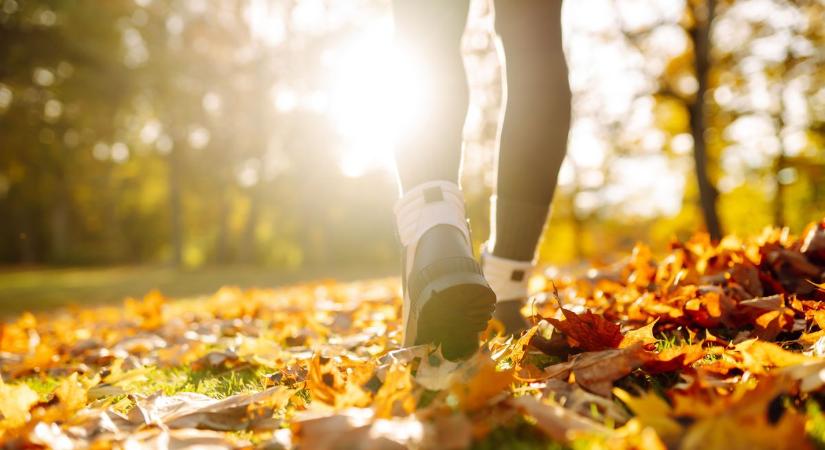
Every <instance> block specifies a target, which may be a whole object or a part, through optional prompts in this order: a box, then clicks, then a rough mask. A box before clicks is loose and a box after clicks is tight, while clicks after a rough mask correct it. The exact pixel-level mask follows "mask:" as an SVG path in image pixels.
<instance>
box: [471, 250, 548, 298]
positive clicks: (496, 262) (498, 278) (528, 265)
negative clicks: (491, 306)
mask: <svg viewBox="0 0 825 450" xmlns="http://www.w3.org/2000/svg"><path fill="white" fill-rule="evenodd" d="M481 268H482V270H483V271H484V278H485V279H486V280H487V283H489V284H490V287H491V288H492V289H493V292H495V293H496V299H497V301H498V302H505V301H511V300H522V299H526V298H527V296H528V292H527V283H528V281H529V280H530V275H531V274H532V272H533V269H534V268H535V265H534V264H533V262H532V261H516V260H513V259H507V258H501V257H498V256H495V255H493V254H492V252H491V251H490V250H489V247H488V244H485V245H484V247H483V248H482V252H481Z"/></svg>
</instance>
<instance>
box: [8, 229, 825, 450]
mask: <svg viewBox="0 0 825 450" xmlns="http://www.w3.org/2000/svg"><path fill="white" fill-rule="evenodd" d="M824 272H825V222H822V223H819V224H812V225H810V226H809V227H808V228H807V229H806V230H804V232H803V233H802V234H801V236H799V237H795V236H792V235H790V234H789V232H788V231H787V230H785V229H781V230H780V229H771V230H766V231H765V232H764V233H763V234H762V235H760V236H757V237H754V238H751V239H747V240H743V239H740V238H737V237H733V236H729V237H726V238H725V239H723V240H722V241H721V242H719V243H718V244H712V243H711V242H710V241H709V239H708V238H707V237H706V236H704V235H698V236H696V237H694V238H693V239H691V240H689V241H687V242H684V243H674V244H672V246H671V247H670V248H669V249H668V251H667V252H666V254H665V255H664V256H662V257H658V258H654V257H653V255H652V253H651V251H650V250H649V249H647V248H646V247H645V246H643V245H638V246H636V248H634V249H633V252H632V254H631V255H630V256H628V257H627V258H626V259H625V260H623V261H621V262H619V263H617V264H615V265H612V266H609V267H602V268H594V269H591V270H590V271H589V272H588V273H587V274H586V276H581V277H568V276H555V275H554V276H549V275H545V276H537V277H535V279H533V280H532V283H533V287H534V288H535V289H536V290H537V292H538V294H537V295H536V296H535V297H534V298H533V299H531V302H530V304H529V305H528V307H527V308H526V309H527V310H529V311H528V312H529V313H530V314H531V315H532V320H533V323H534V326H533V327H532V328H531V329H530V330H528V331H527V332H525V333H523V334H522V335H521V336H516V337H513V338H508V337H505V336H502V335H500V334H499V330H500V328H501V327H500V325H498V324H496V323H492V324H491V326H490V328H489V329H488V330H487V332H486V333H485V336H484V340H483V346H482V349H481V350H480V351H479V352H478V353H477V354H476V355H474V356H473V357H471V358H470V359H468V360H466V361H463V362H450V361H445V360H444V359H443V358H441V357H440V356H439V352H438V349H432V348H427V347H424V346H421V347H414V348H406V349H400V348H399V342H400V340H401V336H400V326H399V325H400V324H399V322H400V305H401V300H400V298H399V294H400V292H399V286H398V282H397V280H395V279H393V280H377V281H371V282H361V283H352V284H336V283H333V282H326V283H317V284H312V285H301V286H295V287H290V288H283V289H278V290H248V291H242V290H240V289H237V288H224V289H222V290H220V291H219V292H217V293H216V294H214V295H213V296H212V297H210V298H204V299H196V300H188V301H175V302H172V301H168V300H167V299H165V298H164V297H163V296H162V295H161V294H159V293H151V294H149V295H147V296H146V297H145V298H144V299H142V300H132V299H129V300H126V302H125V304H124V305H123V307H121V308H112V307H108V308H85V309H81V308H76V309H69V310H66V311H62V312H53V313H50V314H46V315H39V316H35V315H32V314H23V315H21V316H20V317H18V318H16V320H14V321H11V322H8V323H5V324H3V325H2V328H0V375H1V376H2V379H0V447H4V448H38V447H53V448H59V449H64V448H65V449H70V448H89V447H93V448H108V447H123V448H186V447H199V446H206V447H242V448H243V447H260V448H268V449H281V448H285V449H287V448H304V449H353V448H354V449H384V448H408V447H411V448H438V449H460V448H468V447H474V446H475V447H477V448H507V447H510V446H516V445H518V446H520V448H547V447H548V445H550V446H552V445H557V446H572V447H574V448H610V449H614V448H615V449H621V448H643V449H662V448H682V449H698V448H708V449H729V448H743V449H745V448H747V449H755V448H788V449H798V448H809V447H813V446H816V445H822V443H823V442H825V417H824V416H823V415H822V413H821V412H820V411H821V407H820V405H821V404H822V402H823V401H825V357H823V355H825V302H823V300H825V289H823V288H825V283H823V281H825V280H824V279H823V273H824ZM181 380H183V381H181ZM554 443H555V444H554ZM531 446H533V447H531Z"/></svg>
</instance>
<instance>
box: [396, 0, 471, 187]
mask: <svg viewBox="0 0 825 450" xmlns="http://www.w3.org/2000/svg"><path fill="white" fill-rule="evenodd" d="M469 3H470V0H448V1H445V0H393V3H392V6H393V15H394V19H395V34H396V42H397V44H398V46H399V47H400V48H401V49H402V50H403V52H404V55H405V57H407V58H409V59H410V61H409V62H410V63H411V64H412V65H414V66H416V67H420V68H422V70H418V71H417V72H419V73H418V74H417V75H418V76H420V78H418V79H415V80H413V81H414V82H416V83H420V86H415V87H411V86H403V85H401V86H399V89H401V90H406V89H411V88H414V89H415V91H416V93H417V94H420V95H424V96H426V99H425V101H424V103H425V104H426V106H427V108H429V109H428V110H427V111H424V112H422V114H420V115H419V116H417V117H413V118H412V120H410V123H402V124H400V125H401V127H400V128H401V130H400V131H401V133H400V136H399V139H398V142H397V143H396V152H395V159H396V167H397V171H398V177H399V181H400V184H401V188H402V190H403V191H406V190H408V189H410V188H412V187H414V186H418V185H420V184H422V183H424V182H427V181H432V180H446V181H451V182H453V183H456V184H458V180H459V169H460V167H461V145H462V130H463V128H464V120H465V117H466V115H467V106H468V103H469V87H468V85H467V77H466V74H465V72H464V61H463V60H462V58H461V36H462V34H463V33H464V26H465V25H466V23H467V13H468V10H469ZM422 90H423V92H421V91H422ZM400 95H402V96H403V95H405V94H404V93H400Z"/></svg>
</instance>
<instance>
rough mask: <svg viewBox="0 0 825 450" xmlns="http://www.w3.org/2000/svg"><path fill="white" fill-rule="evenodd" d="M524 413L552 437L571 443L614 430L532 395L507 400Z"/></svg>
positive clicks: (607, 433) (607, 434)
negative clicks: (581, 438) (577, 439)
mask: <svg viewBox="0 0 825 450" xmlns="http://www.w3.org/2000/svg"><path fill="white" fill-rule="evenodd" d="M507 403H508V404H509V405H511V406H512V407H514V408H516V409H517V410H518V411H520V412H521V413H522V414H526V415H528V416H531V417H533V418H534V419H535V420H536V426H538V428H539V429H540V430H541V431H543V432H544V433H545V434H546V435H547V436H549V437H551V438H552V439H554V440H556V441H558V442H562V443H568V444H569V443H571V442H573V441H574V440H575V439H576V438H580V437H584V436H590V435H602V436H609V435H610V434H611V433H612V431H611V430H610V429H609V428H606V427H605V426H603V425H601V424H599V423H598V422H595V421H593V420H592V419H588V418H587V417H584V416H580V415H578V414H576V413H574V412H572V411H569V410H567V409H565V408H563V407H561V406H559V405H558V404H555V403H547V402H542V401H539V400H537V399H536V398H535V397H532V396H527V395H525V396H522V397H517V398H513V399H510V400H508V401H507Z"/></svg>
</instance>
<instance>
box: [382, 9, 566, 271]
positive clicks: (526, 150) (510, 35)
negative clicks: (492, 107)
mask: <svg viewBox="0 0 825 450" xmlns="http://www.w3.org/2000/svg"><path fill="white" fill-rule="evenodd" d="M493 1H494V2H495V14H496V18H495V25H496V31H497V33H498V35H499V37H500V38H501V42H502V44H503V47H504V53H505V55H506V64H505V67H506V77H505V79H506V86H505V87H506V90H505V92H506V107H505V108H503V111H502V113H503V114H504V113H505V112H506V114H505V115H504V120H503V122H502V127H501V129H500V131H499V139H498V140H499V152H498V158H497V162H496V165H497V175H498V176H497V183H496V193H495V195H496V197H497V201H496V205H495V206H496V213H495V220H494V223H493V224H492V227H491V230H493V233H492V236H491V241H492V243H493V254H495V255H496V256H500V257H503V258H509V259H515V260H520V261H526V260H530V259H532V258H533V256H534V253H535V249H536V244H537V243H538V240H539V238H540V236H541V232H542V229H543V227H544V223H545V220H546V218H547V213H548V210H549V207H550V202H551V201H552V199H553V192H554V191H555V188H556V181H557V178H558V172H559V167H560V166H561V163H562V160H563V159H564V154H565V151H566V148H567V133H568V128H569V126H570V87H569V84H568V80H567V64H566V62H565V60H564V52H563V50H562V38H561V0H493ZM393 8H394V11H393V12H394V16H395V25H396V35H397V39H398V41H399V43H400V44H401V45H402V46H404V47H405V48H406V49H407V50H408V51H412V52H413V54H414V55H415V61H416V62H417V63H418V64H422V65H423V66H425V67H426V71H427V72H428V76H429V79H430V80H432V81H431V84H430V85H429V86H430V87H429V89H430V92H429V94H430V97H431V98H434V99H437V100H436V101H437V103H438V104H437V105H435V106H433V109H432V110H431V111H427V113H426V114H424V115H423V116H422V119H423V120H419V121H417V123H416V124H415V125H414V126H413V127H412V128H411V129H408V130H406V134H404V135H403V136H402V138H401V139H400V142H399V143H398V147H397V148H398V150H397V154H396V162H397V170H398V174H399V178H400V182H401V186H402V189H409V188H412V187H414V186H416V185H418V184H421V183H423V182H426V181H431V180H448V181H453V182H456V183H457V182H458V178H459V172H460V167H461V147H462V129H463V126H464V120H465V116H466V113H467V106H468V102H469V93H468V92H469V88H468V86H467V79H466V76H465V72H464V63H463V61H462V58H461V52H460V41H461V35H462V34H463V32H464V26H465V24H466V21H467V13H468V9H469V0H393Z"/></svg>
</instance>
